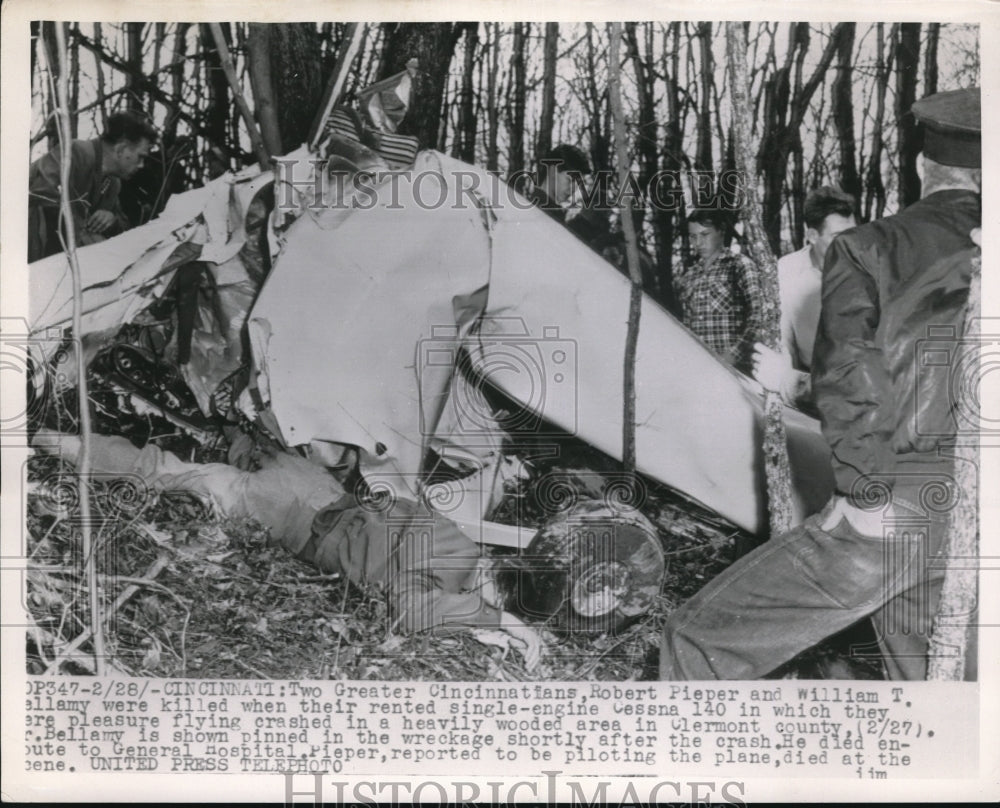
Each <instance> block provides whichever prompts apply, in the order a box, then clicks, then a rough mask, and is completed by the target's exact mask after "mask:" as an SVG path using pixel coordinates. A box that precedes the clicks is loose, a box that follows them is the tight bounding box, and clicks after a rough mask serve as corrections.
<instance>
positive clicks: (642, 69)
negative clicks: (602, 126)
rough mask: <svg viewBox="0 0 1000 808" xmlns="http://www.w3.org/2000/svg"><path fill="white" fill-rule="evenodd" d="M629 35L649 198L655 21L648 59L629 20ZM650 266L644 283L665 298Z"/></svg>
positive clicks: (647, 32) (654, 157) (654, 136)
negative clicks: (649, 271) (643, 55)
mask: <svg viewBox="0 0 1000 808" xmlns="http://www.w3.org/2000/svg"><path fill="white" fill-rule="evenodd" d="M625 34H626V43H627V46H628V51H629V55H630V56H631V59H632V64H633V66H634V67H635V81H636V90H637V92H638V95H639V109H638V123H639V126H638V128H637V129H636V131H635V139H636V148H637V149H638V152H639V177H638V181H639V187H640V188H641V189H642V191H643V193H644V194H646V195H647V197H648V196H649V194H650V191H651V189H650V185H651V183H652V182H653V178H654V177H655V176H656V172H657V169H658V168H659V165H658V163H659V159H658V158H659V155H658V154H657V147H658V144H659V137H658V134H659V133H658V131H657V120H656V101H655V99H654V96H653V82H654V80H655V77H654V75H653V43H652V35H653V32H652V30H651V24H650V25H646V26H644V27H643V43H642V52H644V53H645V60H644V59H643V57H642V55H641V53H640V45H639V35H638V31H637V25H636V23H626V24H625ZM613 62H614V60H613V59H612V63H613ZM612 69H618V68H612ZM616 126H617V122H616ZM616 139H617V134H616ZM619 148H620V147H619ZM616 151H617V149H616ZM619 169H620V166H619ZM619 173H620V172H619ZM623 223H624V222H623ZM650 269H651V270H653V272H652V274H651V276H649V277H644V278H643V279H642V285H643V287H644V288H645V290H646V291H647V292H648V293H649V294H651V295H652V296H653V297H655V298H656V299H658V300H659V299H660V298H661V291H660V284H659V273H657V272H655V266H651V267H650Z"/></svg>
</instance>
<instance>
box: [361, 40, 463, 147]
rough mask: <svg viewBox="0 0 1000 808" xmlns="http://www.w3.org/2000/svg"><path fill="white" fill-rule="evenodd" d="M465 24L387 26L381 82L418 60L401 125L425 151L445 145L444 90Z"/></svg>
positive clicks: (402, 130)
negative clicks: (442, 131) (408, 63)
mask: <svg viewBox="0 0 1000 808" xmlns="http://www.w3.org/2000/svg"><path fill="white" fill-rule="evenodd" d="M465 26H466V23H387V24H385V26H384V27H385V31H384V34H385V42H384V45H383V47H382V62H381V65H380V67H379V71H378V77H377V78H378V79H379V80H381V79H384V78H388V77H389V76H392V75H395V74H396V73H399V72H401V71H403V70H404V69H406V63H407V62H408V61H409V60H410V59H413V58H416V59H418V60H419V63H420V65H419V73H418V74H417V79H416V81H415V82H414V87H413V90H412V95H411V98H410V108H409V111H408V112H407V114H406V118H404V120H403V123H402V124H401V125H400V128H399V131H400V132H401V133H403V134H408V135H415V136H416V137H417V139H418V140H419V141H420V143H421V145H422V146H424V147H425V148H430V149H436V148H438V147H439V146H440V145H442V141H441V139H440V125H441V119H442V114H441V113H442V107H443V105H444V89H445V84H446V83H447V80H448V69H449V67H450V65H451V59H452V55H453V54H454V52H455V45H456V44H458V40H459V38H460V37H461V35H462V32H463V31H464V30H465Z"/></svg>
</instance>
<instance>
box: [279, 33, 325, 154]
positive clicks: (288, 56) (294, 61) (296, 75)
mask: <svg viewBox="0 0 1000 808" xmlns="http://www.w3.org/2000/svg"><path fill="white" fill-rule="evenodd" d="M269 33H270V39H271V83H272V87H273V92H274V98H276V99H280V102H279V103H278V104H277V118H278V132H279V134H280V137H281V145H282V147H283V150H284V151H292V150H294V149H297V148H298V147H299V146H300V145H301V144H303V143H305V142H306V141H307V140H308V139H309V130H310V128H311V126H312V123H313V119H314V118H315V117H316V112H317V110H318V109H319V106H320V102H321V100H322V98H323V88H324V77H323V76H322V75H321V73H320V66H321V65H322V60H321V58H320V41H319V32H318V31H317V30H316V26H315V25H314V24H313V23H301V22H283V23H276V24H272V25H271V26H270V32H269Z"/></svg>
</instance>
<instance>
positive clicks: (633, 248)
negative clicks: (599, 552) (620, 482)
mask: <svg viewBox="0 0 1000 808" xmlns="http://www.w3.org/2000/svg"><path fill="white" fill-rule="evenodd" d="M633 34H634V29H633ZM621 39H622V24H621V23H620V22H614V23H611V43H610V48H609V50H610V53H609V60H608V61H609V68H610V70H609V76H608V101H609V103H610V106H611V119H612V121H613V123H614V130H613V131H614V138H613V142H614V146H615V162H616V163H617V166H618V185H619V187H621V188H624V187H625V183H626V181H627V177H628V172H629V168H630V166H629V159H628V146H627V144H626V142H625V113H624V111H623V110H622V93H621V56H620V53H619V47H620V44H621ZM626 200H627V201H626V202H625V205H624V206H623V207H622V208H621V209H620V211H619V212H620V215H621V220H622V231H623V233H624V235H625V253H626V262H627V264H628V274H629V278H630V279H631V281H632V286H631V294H630V296H629V308H628V325H627V331H626V338H625V359H624V362H625V364H624V373H623V384H622V404H623V406H622V410H623V411H622V465H623V466H624V467H625V471H626V472H627V473H628V474H630V475H634V474H635V358H636V349H637V347H638V344H639V316H640V314H641V313H642V274H641V271H640V269H639V250H638V242H637V239H636V234H635V225H634V224H633V218H632V202H633V199H632V196H631V195H629V196H627V197H626Z"/></svg>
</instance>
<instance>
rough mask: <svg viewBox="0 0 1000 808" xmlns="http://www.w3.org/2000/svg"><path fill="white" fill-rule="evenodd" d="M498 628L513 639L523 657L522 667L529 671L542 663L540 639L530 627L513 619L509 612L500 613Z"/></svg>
mask: <svg viewBox="0 0 1000 808" xmlns="http://www.w3.org/2000/svg"><path fill="white" fill-rule="evenodd" d="M500 628H501V630H502V631H506V632H507V633H508V634H510V636H511V637H513V638H514V642H515V644H516V645H517V646H518V648H519V650H520V651H521V656H523V657H524V667H525V668H527V669H528V670H529V671H530V670H534V669H535V668H537V667H538V663H539V662H541V661H542V638H541V635H540V634H539V633H538V632H537V631H535V630H534V629H533V628H531V626H529V625H527V624H526V623H524V622H523V621H522V620H519V619H518V618H516V617H514V615H512V614H511V613H510V612H501V614H500Z"/></svg>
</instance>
